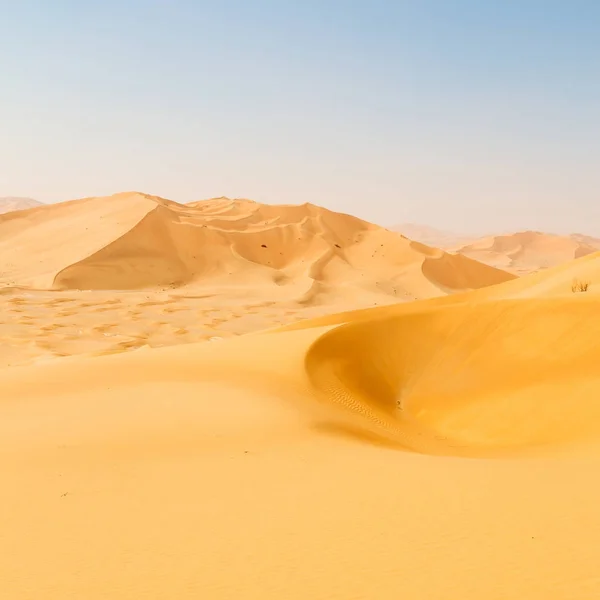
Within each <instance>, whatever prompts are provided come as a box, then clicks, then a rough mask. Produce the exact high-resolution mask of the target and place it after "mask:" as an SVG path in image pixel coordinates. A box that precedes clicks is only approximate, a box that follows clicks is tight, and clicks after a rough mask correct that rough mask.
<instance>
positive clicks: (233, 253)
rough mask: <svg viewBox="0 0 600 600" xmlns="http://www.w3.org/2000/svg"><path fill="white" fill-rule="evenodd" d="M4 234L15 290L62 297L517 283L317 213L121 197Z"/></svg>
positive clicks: (390, 292) (26, 216) (432, 290)
mask: <svg viewBox="0 0 600 600" xmlns="http://www.w3.org/2000/svg"><path fill="white" fill-rule="evenodd" d="M0 235H1V238H0V239H2V257H3V258H2V261H3V264H2V265H0V267H1V268H2V272H3V273H4V276H3V277H4V280H5V281H7V282H8V283H10V284H12V285H28V286H34V287H42V288H48V287H52V288H53V289H88V290H89V289H104V290H108V289H119V290H124V289H145V288H155V287H165V286H169V287H181V286H185V285H190V284H202V285H207V284H211V285H215V286H225V287H231V286H235V285H238V286H239V285H243V286H247V285H249V284H251V285H256V286H263V287H264V286H267V287H271V288H272V291H271V293H273V294H276V295H277V296H282V295H283V296H294V297H296V298H299V299H301V300H303V301H306V302H308V301H313V300H314V299H315V298H316V297H317V296H322V295H327V294H336V293H339V292H340V291H343V290H344V289H345V288H354V289H355V290H357V291H360V292H361V293H366V294H371V295H372V296H373V297H377V296H390V297H392V298H394V299H396V298H398V299H403V298H404V299H414V298H422V297H431V296H435V295H439V294H442V293H447V292H449V291H457V290H465V289H475V288H478V287H482V286H485V285H490V284H491V283H497V282H500V281H506V280H508V279H510V278H511V276H510V275H507V274H506V273H504V272H502V271H500V270H497V269H494V268H489V267H487V266H482V265H479V264H477V263H475V262H473V261H468V260H465V259H464V258H463V257H455V256H452V255H448V254H446V253H444V252H443V251H438V250H433V249H430V248H427V247H425V246H422V245H420V244H415V243H411V242H410V241H409V240H407V239H405V238H402V237H399V236H397V235H394V234H392V233H391V232H389V231H387V230H385V229H382V228H380V227H377V226H375V225H372V224H370V223H367V222H365V221H361V220H360V219H357V218H355V217H351V216H349V215H343V214H340V213H334V212H331V211H328V210H326V209H324V208H321V207H317V206H314V205H311V204H305V205H301V206H267V205H261V204H258V203H255V202H251V201H246V200H235V201H232V200H228V199H215V200H209V201H205V202H196V203H192V204H188V205H181V204H177V203H174V202H171V201H168V200H163V199H161V198H157V197H152V196H147V195H143V194H137V193H131V194H118V195H116V196H111V197H108V198H92V199H86V200H80V201H74V202H66V203H62V204H58V205H53V206H45V207H42V208H38V209H35V210H33V211H29V212H25V213H17V214H16V215H15V214H13V215H10V214H9V215H6V216H5V217H4V219H3V220H0ZM57 238H58V239H61V238H62V239H63V240H65V241H66V240H67V239H68V241H69V243H68V244H57V243H56V240H57ZM32 254H35V255H36V257H37V260H36V261H33V262H34V264H31V263H32V261H31V259H30V257H31V255H32Z"/></svg>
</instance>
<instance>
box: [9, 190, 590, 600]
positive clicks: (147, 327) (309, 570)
mask: <svg viewBox="0 0 600 600" xmlns="http://www.w3.org/2000/svg"><path fill="white" fill-rule="evenodd" d="M66 224H70V225H71V228H70V229H69V228H67V227H65V225H66ZM86 228H87V231H86ZM69 232H71V236H69V235H68V233H69ZM0 234H1V235H0V240H1V241H0V249H1V250H2V254H0V256H2V257H3V258H2V260H4V261H5V263H4V265H3V267H2V268H3V270H4V272H5V273H6V272H8V271H10V272H9V276H8V278H5V280H4V281H5V283H11V285H10V286H7V287H4V288H3V289H2V290H0V303H1V304H2V311H1V312H0V327H1V329H0V331H1V332H2V336H1V337H0V365H1V366H4V368H2V369H0V468H1V475H2V480H3V493H2V494H0V531H1V532H2V540H3V544H1V545H0V581H2V589H3V592H4V595H5V596H6V597H8V598H11V600H29V599H30V598H55V597H56V598H86V599H89V600H100V599H104V598H115V599H117V600H118V599H123V600H125V599H126V598H132V597H135V598H148V599H149V600H163V599H166V598H180V599H182V600H185V599H187V598H190V599H191V598H198V597H203V598H204V597H206V598H211V599H214V600H229V599H233V598H235V599H236V600H237V599H242V600H256V599H258V598H260V599H261V600H262V599H264V600H269V599H280V598H284V597H285V598H290V599H292V600H296V599H297V600H300V599H302V600H304V599H305V598H311V599H315V600H325V599H328V600H329V599H331V600H347V599H350V598H377V599H381V600H387V599H390V600H391V599H396V598H398V597H399V595H400V596H401V597H402V598H406V599H408V600H421V599H422V598H432V599H440V600H442V599H446V598H473V599H475V598H486V599H488V600H504V599H506V598H527V599H530V600H548V599H556V600H559V599H560V600H562V599H563V598H573V599H577V600H586V599H590V600H591V599H592V598H596V597H598V594H599V593H600V583H599V581H598V577H597V562H598V561H597V549H596V548H597V540H598V536H599V535H600V516H599V514H598V505H599V504H600V486H598V485H597V483H596V481H597V478H596V473H597V472H598V469H599V468H600V404H599V403H598V402H597V401H596V398H597V396H598V393H599V392H600V373H599V372H598V368H597V365H598V360H599V359H600V356H599V352H600V351H599V346H598V340H599V339H600V320H599V319H598V318H597V314H598V301H597V296H596V293H597V292H598V291H599V290H600V252H598V253H595V254H589V255H587V256H584V257H582V258H578V259H577V260H573V261H570V262H569V263H565V264H561V265H558V266H554V267H551V268H548V269H545V270H543V271H539V272H536V273H532V274H529V275H526V276H523V277H520V278H516V277H514V276H512V275H507V274H505V273H504V272H503V271H499V270H497V269H494V268H491V267H489V266H486V265H482V264H481V263H478V262H476V261H473V260H471V259H469V258H468V257H465V256H461V255H452V254H449V253H446V252H443V251H441V250H437V249H434V248H431V247H428V246H424V245H422V244H420V243H417V242H411V241H410V240H407V239H405V238H403V237H401V236H399V235H398V234H396V233H393V232H390V231H386V230H384V229H381V228H378V227H376V226H374V225H371V224H369V223H365V222H363V221H360V220H358V219H355V218H353V217H351V216H348V215H341V214H338V213H332V212H329V211H326V210H324V209H322V208H319V207H315V206H312V205H303V206H292V207H282V206H263V205H260V204H257V203H253V202H251V201H246V200H243V201H231V200H228V199H225V198H221V199H214V200H211V201H205V202H198V203H192V204H190V205H180V204H176V203H173V202H170V201H167V200H163V199H160V198H156V197H151V196H145V195H142V194H123V195H118V196H114V197H110V198H103V199H97V198H94V199H86V200H81V201H74V202H68V203H63V204H61V205H57V206H54V207H40V208H35V209H32V210H30V211H25V212H18V213H10V214H8V215H5V216H4V217H2V218H0ZM57 240H59V242H58V243H57ZM582 243H583V242H582ZM575 281H580V282H587V283H589V287H588V289H587V291H586V292H579V291H577V288H576V287H575V288H574V287H573V282H575ZM16 284H18V285H16ZM127 286H129V287H127ZM36 287H37V288H39V289H35V288H36ZM573 289H575V291H573ZM348 296H350V297H351V298H350V299H348ZM412 297H418V298H421V299H420V300H418V301H414V302H402V301H400V300H405V299H409V298H412ZM385 299H387V301H386V300H385ZM375 303H378V304H381V306H377V307H374V308H373V307H370V308H365V306H371V305H372V304H375ZM346 308H353V309H355V310H349V311H348V310H346V311H345V312H335V311H336V310H337V311H341V310H343V309H346ZM332 313H333V314H332ZM300 317H312V318H308V319H304V320H299V319H300ZM257 329H263V331H256V330H257ZM249 332H250V334H249V335H238V334H240V333H249ZM226 338H230V339H226ZM198 340H203V341H202V342H201V343H193V342H195V341H198ZM184 344H185V345H184ZM154 346H169V347H154ZM15 352H17V354H18V356H17V355H15ZM3 353H5V360H6V362H5V364H4V365H2V362H1V361H2V360H4V359H3ZM57 357H62V358H57ZM16 364H18V365H19V366H14V365H16ZM11 365H12V366H11Z"/></svg>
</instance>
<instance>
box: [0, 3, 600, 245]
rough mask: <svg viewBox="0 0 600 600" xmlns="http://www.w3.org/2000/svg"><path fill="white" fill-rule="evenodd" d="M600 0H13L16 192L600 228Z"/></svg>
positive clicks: (6, 169)
mask: <svg viewBox="0 0 600 600" xmlns="http://www.w3.org/2000/svg"><path fill="white" fill-rule="evenodd" d="M599 32H600V2H599V1H598V0H588V1H586V0H437V1H436V0H406V1H402V0H396V1H391V0H390V1H382V0H369V1H366V0H365V1H352V0H346V1H341V0H293V1H292V0H289V1H288V0H272V1H268V0H237V1H236V0H229V1H228V0H213V1H211V2H207V1H202V0H196V1H193V0H146V1H142V0H119V1H117V0H104V1H100V0H97V1H96V0H18V1H16V2H15V1H14V0H10V1H7V0H0V75H1V79H0V82H1V85H0V111H1V112H0V115H1V117H0V118H1V126H0V196H8V195H21V196H30V197H33V198H36V199H38V200H42V201H46V202H53V201H58V200H66V199H71V198H77V197H82V196H93V195H105V194H111V193H114V192H118V191H125V190H140V191H145V192H148V193H152V194H156V195H160V196H164V197H167V198H171V199H174V200H179V201H190V200H198V199H202V198H207V197H211V196H221V195H225V196H230V197H248V198H253V199H255V200H259V201H264V202H271V203H298V202H305V201H310V202H314V203H317V204H322V205H324V206H327V207H329V208H332V209H334V210H341V211H344V212H350V213H354V214H356V215H358V216H361V217H363V218H366V219H369V220H371V221H374V222H377V223H380V224H384V225H385V224H388V225H389V224H394V223H397V222H406V221H409V222H421V223H428V224H430V225H434V226H437V227H442V228H447V229H451V230H458V231H464V232H478V231H481V232H490V231H497V230H505V229H525V228H535V229H541V230H547V231H559V232H564V231H582V232H586V233H591V234H600V34H599Z"/></svg>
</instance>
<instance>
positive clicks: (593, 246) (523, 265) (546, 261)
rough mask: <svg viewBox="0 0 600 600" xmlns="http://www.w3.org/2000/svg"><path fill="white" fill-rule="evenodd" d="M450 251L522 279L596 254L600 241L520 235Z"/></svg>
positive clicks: (527, 233)
mask: <svg viewBox="0 0 600 600" xmlns="http://www.w3.org/2000/svg"><path fill="white" fill-rule="evenodd" d="M450 249H452V250H453V251H455V252H458V253H459V254H461V255H463V256H468V257H470V258H473V259H474V260H477V261H480V262H482V263H485V264H488V265H492V266H494V267H497V268H499V269H503V270H505V271H508V272H510V273H515V274H516V275H525V274H527V273H533V272H534V271H539V270H542V269H547V268H548V267H554V266H556V265H560V264H564V263H567V262H569V261H571V260H573V259H575V258H580V257H582V256H586V255H588V254H592V253H594V252H597V251H598V250H600V239H597V238H593V237H589V236H584V235H578V234H573V235H571V236H561V235H556V234H551V233H541V232H539V231H523V232H518V233H512V234H506V235H497V236H490V237H485V238H482V239H479V240H476V241H472V242H470V243H468V244H461V245H457V246H456V247H454V248H450Z"/></svg>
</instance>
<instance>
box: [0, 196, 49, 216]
mask: <svg viewBox="0 0 600 600" xmlns="http://www.w3.org/2000/svg"><path fill="white" fill-rule="evenodd" d="M41 205H42V203H41V202H38V201H37V200H33V199H32V198H19V197H15V196H7V197H4V198H0V215H1V214H4V213H7V212H13V211H15V210H26V209H28V208H34V207H36V206H41Z"/></svg>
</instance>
